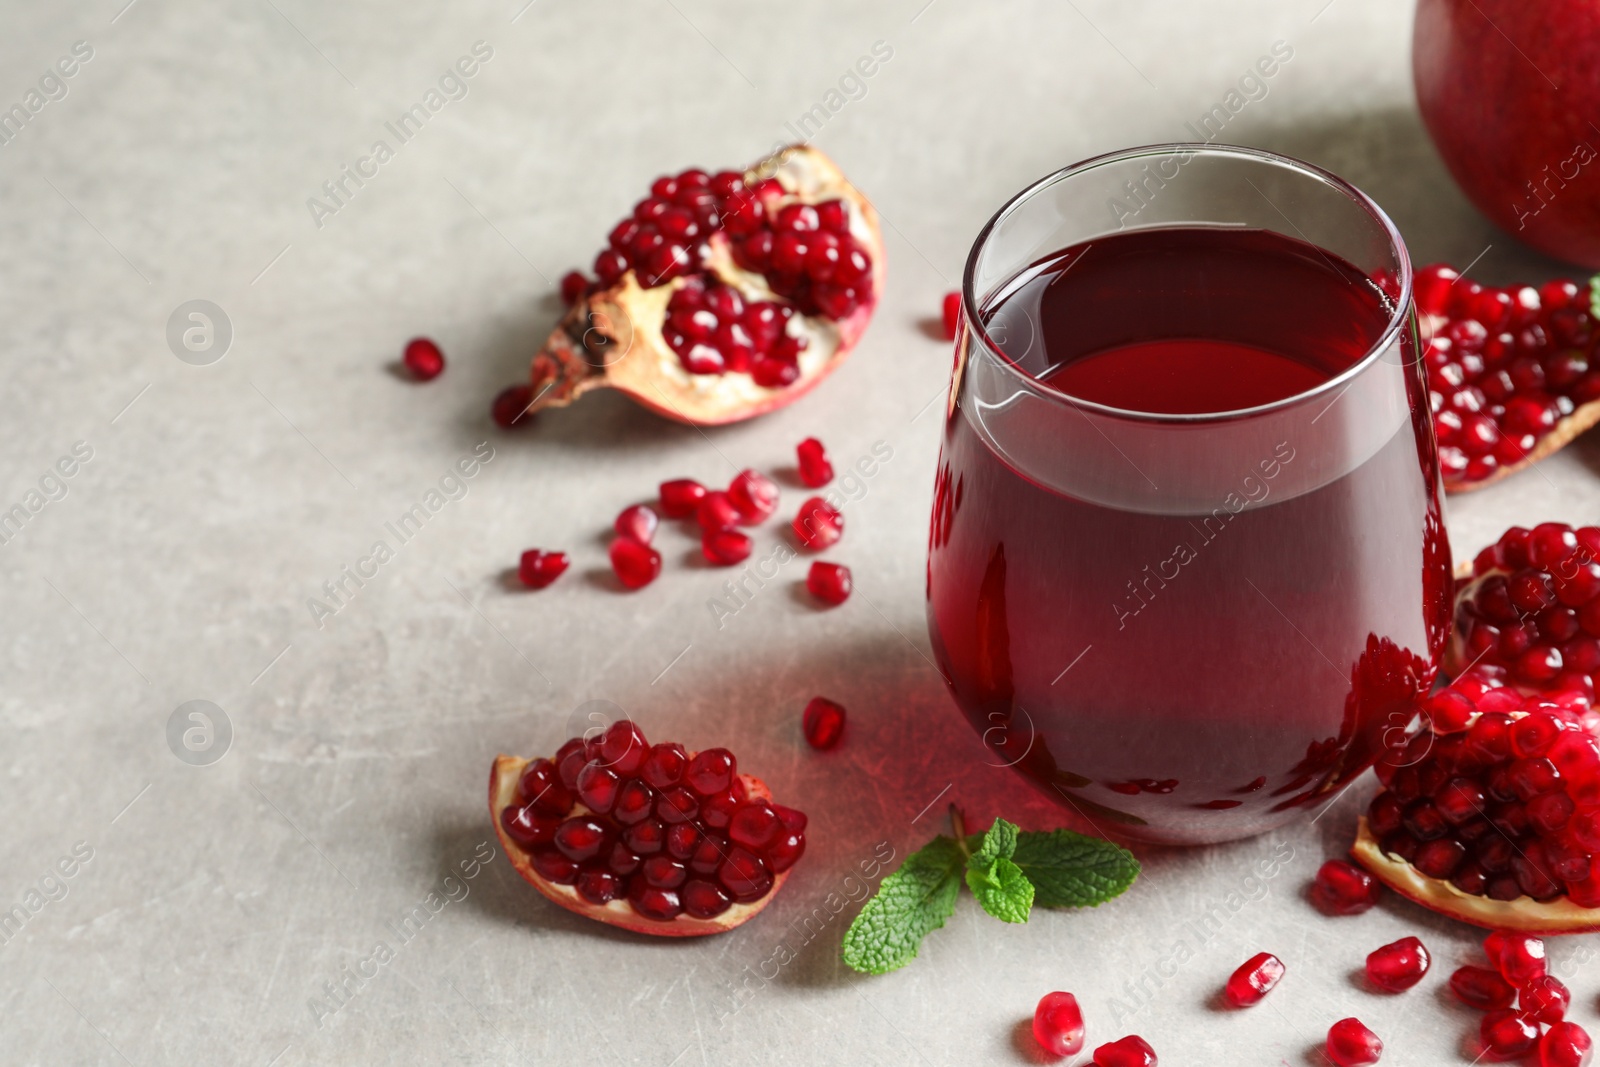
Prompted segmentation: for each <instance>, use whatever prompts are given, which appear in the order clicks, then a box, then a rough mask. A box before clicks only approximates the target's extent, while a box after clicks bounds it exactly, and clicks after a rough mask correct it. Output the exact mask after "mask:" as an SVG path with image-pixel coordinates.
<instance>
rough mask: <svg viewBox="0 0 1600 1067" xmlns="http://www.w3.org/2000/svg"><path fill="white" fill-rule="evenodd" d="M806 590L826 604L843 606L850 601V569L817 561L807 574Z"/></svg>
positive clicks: (842, 565) (840, 564)
mask: <svg viewBox="0 0 1600 1067" xmlns="http://www.w3.org/2000/svg"><path fill="white" fill-rule="evenodd" d="M806 588H807V589H809V590H810V591H811V595H812V596H814V597H816V598H817V599H818V600H820V601H822V602H823V603H826V604H836V605H837V604H843V603H844V602H845V601H846V600H849V599H850V590H851V588H852V586H851V580H850V568H849V567H846V566H845V565H844V564H842V563H824V562H822V561H821V560H817V561H816V562H815V563H813V564H811V569H810V570H809V571H807V572H806Z"/></svg>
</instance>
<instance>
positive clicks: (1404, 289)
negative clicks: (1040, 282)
mask: <svg viewBox="0 0 1600 1067" xmlns="http://www.w3.org/2000/svg"><path fill="white" fill-rule="evenodd" d="M1185 153H1187V154H1189V155H1190V156H1194V155H1201V154H1212V155H1218V156H1233V157H1236V158H1243V159H1249V160H1254V161H1256V162H1259V163H1270V164H1275V165H1279V166H1284V167H1287V168H1289V169H1291V170H1296V171H1299V172H1301V173H1302V174H1305V175H1306V176H1308V177H1310V178H1314V179H1316V180H1318V181H1321V182H1323V183H1324V184H1326V185H1329V186H1331V187H1333V188H1334V189H1335V190H1337V191H1338V192H1340V193H1342V194H1343V195H1344V196H1346V197H1347V198H1348V199H1350V200H1351V201H1353V202H1354V203H1355V204H1356V206H1357V207H1359V208H1361V209H1362V210H1363V211H1365V212H1366V213H1367V215H1368V216H1370V217H1371V218H1372V220H1373V221H1374V222H1376V223H1377V224H1378V227H1379V228H1380V229H1381V230H1382V231H1383V233H1384V235H1385V237H1386V238H1387V239H1388V242H1389V246H1390V247H1391V248H1392V249H1394V252H1395V258H1396V259H1397V260H1398V262H1399V265H1400V275H1399V277H1400V295H1399V298H1398V299H1397V300H1395V302H1394V306H1393V308H1392V309H1391V310H1390V312H1389V321H1388V323H1387V324H1386V325H1385V326H1384V328H1383V330H1382V332H1380V333H1379V335H1378V337H1377V339H1376V340H1375V341H1374V342H1373V343H1372V346H1371V347H1370V348H1368V350H1367V351H1366V353H1365V354H1364V355H1363V356H1362V357H1361V358H1360V359H1358V360H1356V361H1355V362H1354V363H1352V364H1351V365H1350V366H1348V367H1346V368H1345V369H1344V370H1343V371H1341V372H1340V373H1338V374H1336V375H1334V376H1333V377H1332V378H1329V379H1328V380H1327V381H1325V382H1322V383H1320V384H1319V385H1316V386H1314V387H1313V388H1311V389H1307V390H1305V391H1304V392H1300V393H1295V394H1293V395H1292V396H1286V397H1284V398H1283V399H1281V400H1274V401H1272V402H1270V403H1266V404H1257V405H1256V406H1254V407H1248V408H1234V409H1231V410H1228V411H1204V412H1195V413H1187V414H1178V413H1163V412H1152V411H1137V410H1134V409H1131V408H1119V407H1113V406H1111V405H1109V404H1101V403H1097V402H1095V401H1093V400H1085V399H1083V398H1082V397H1077V396H1073V395H1072V394H1071V393H1068V392H1065V391H1063V390H1061V389H1057V388H1056V387H1055V386H1053V385H1049V384H1048V383H1046V382H1044V381H1041V380H1040V379H1038V378H1036V377H1034V376H1033V375H1031V374H1029V373H1028V372H1027V371H1025V370H1023V369H1022V368H1021V367H1019V366H1018V365H1017V364H1016V362H1015V361H1014V360H1013V359H1012V358H1011V357H1010V356H1008V355H1006V353H1005V352H1004V351H1002V350H1001V348H1000V347H999V346H998V345H997V344H996V343H995V342H994V339H993V338H991V337H990V336H989V332H988V330H987V328H986V327H985V326H984V325H983V322H982V320H981V319H980V318H979V317H978V306H977V296H976V294H975V293H974V291H973V285H974V278H975V276H976V274H977V269H978V260H979V258H980V257H981V256H982V255H983V253H984V251H985V250H986V249H987V247H988V244H989V239H990V236H991V235H992V234H993V232H994V230H995V227H997V226H999V225H1000V224H1001V223H1002V222H1004V221H1005V220H1006V219H1007V218H1008V217H1010V216H1011V215H1012V214H1013V213H1014V212H1015V211H1016V210H1018V209H1019V208H1021V207H1022V205H1023V204H1025V203H1027V202H1028V201H1030V200H1032V199H1033V198H1034V197H1035V196H1037V195H1038V194H1040V193H1042V192H1044V191H1045V190H1046V189H1048V188H1050V187H1051V186H1053V185H1055V184H1056V183H1058V182H1061V181H1064V180H1066V179H1068V178H1071V177H1073V176H1074V175H1077V174H1081V173H1084V172H1086V171H1089V170H1093V169H1095V168H1096V167H1101V166H1104V165H1106V164H1108V163H1117V162H1121V161H1123V160H1128V159H1138V158H1141V157H1145V156H1174V155H1181V154H1185ZM1269 203H1270V201H1269ZM1290 225H1293V223H1291V224H1290ZM1119 232H1120V231H1119ZM1411 288H1412V270H1411V255H1410V253H1409V252H1408V251H1407V250H1406V245H1405V241H1404V239H1402V237H1401V236H1400V231H1399V229H1398V228H1397V227H1396V226H1395V224H1394V222H1393V220H1391V219H1390V218H1389V216H1388V214H1386V213H1385V212H1384V210H1383V208H1381V207H1379V206H1378V204H1377V202H1376V201H1375V200H1373V199H1372V198H1371V197H1370V196H1368V195H1367V194H1366V193H1364V192H1362V191H1361V190H1360V189H1358V188H1356V187H1355V186H1354V185H1352V184H1350V183H1349V182H1347V181H1345V180H1344V179H1343V178H1341V177H1339V176H1338V175H1337V174H1334V173H1333V172H1331V171H1328V170H1325V169H1323V168H1322V167H1318V166H1316V165H1315V164H1312V163H1307V162H1305V161H1304V160H1301V159H1295V158H1294V157H1293V156H1286V155H1282V154H1280V153H1277V152H1269V151H1267V150H1265V149H1261V148H1247V147H1244V146H1243V145H1232V144H1214V143H1205V142H1197V141H1173V142H1168V143H1164V144H1150V145H1140V146H1138V147H1134V148H1122V149H1118V150H1116V151H1114V152H1105V153H1102V154H1101V155H1098V156H1090V157H1089V158H1088V159H1084V160H1080V161H1079V162H1077V163H1073V164H1070V165H1069V166H1065V167H1062V168H1061V169H1060V170H1057V171H1052V172H1051V173H1049V174H1047V175H1045V176H1044V177H1043V178H1040V179H1038V180H1037V181H1035V182H1033V183H1032V184H1030V185H1028V186H1026V187H1024V188H1023V189H1022V190H1021V191H1020V192H1018V193H1016V194H1015V195H1014V196H1012V197H1011V198H1010V199H1009V200H1007V201H1006V202H1005V203H1004V204H1002V205H1001V206H1000V209H999V210H998V211H996V212H995V213H994V215H993V216H991V217H990V219H989V221H988V222H986V223H985V224H984V226H983V229H981V230H979V231H978V236H977V238H976V239H974V241H973V242H972V251H971V252H969V253H968V254H967V264H966V268H965V269H964V270H963V271H962V275H961V309H962V315H963V317H964V318H965V320H966V326H967V330H968V331H969V332H970V333H971V334H972V335H973V336H974V337H977V338H979V339H980V340H981V341H982V342H983V345H984V347H985V348H986V349H988V351H989V354H990V355H992V356H994V357H995V359H996V362H997V363H998V365H999V366H1001V367H1003V368H1004V369H1005V370H1006V371H1007V372H1008V373H1010V374H1013V375H1015V376H1016V377H1018V378H1020V379H1022V380H1023V381H1024V382H1025V383H1027V384H1028V385H1029V386H1030V387H1032V388H1033V389H1035V390H1037V391H1038V392H1040V393H1041V394H1043V396H1044V397H1045V398H1046V399H1049V400H1053V401H1056V402H1059V403H1063V404H1066V405H1069V406H1072V407H1075V408H1078V409H1079V410H1081V411H1085V412H1095V413H1097V414H1102V415H1109V416H1113V417H1115V418H1119V419H1124V420H1129V421H1139V422H1155V423H1173V424H1187V423H1207V422H1227V421H1230V420H1235V419H1241V418H1250V417H1253V416H1257V415H1263V414H1267V413H1269V412H1273V411H1278V410H1282V409H1285V408H1289V407H1294V406H1296V405H1299V404H1301V403H1304V402H1305V401H1307V400H1310V399H1312V398H1314V397H1317V396H1320V395H1321V394H1323V393H1329V392H1333V391H1334V390H1335V389H1337V388H1339V387H1340V386H1341V385H1344V384H1345V383H1347V382H1350V381H1352V380H1354V379H1355V378H1356V377H1358V376H1359V375H1360V374H1362V373H1363V372H1364V371H1366V370H1367V368H1369V367H1370V366H1371V365H1372V364H1373V363H1376V362H1377V361H1378V360H1379V359H1381V358H1382V356H1383V354H1384V353H1385V352H1387V351H1388V350H1389V348H1390V347H1391V346H1392V345H1393V344H1394V341H1395V338H1396V336H1397V335H1398V334H1399V332H1400V330H1401V329H1402V328H1403V327H1404V326H1405V325H1406V321H1407V319H1408V317H1409V316H1410V312H1411V300H1412V293H1411Z"/></svg>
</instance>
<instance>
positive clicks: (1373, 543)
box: [927, 145, 1451, 844]
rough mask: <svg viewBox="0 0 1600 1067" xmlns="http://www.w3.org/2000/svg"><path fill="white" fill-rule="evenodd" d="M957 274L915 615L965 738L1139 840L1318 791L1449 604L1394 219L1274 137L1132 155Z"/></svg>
mask: <svg viewBox="0 0 1600 1067" xmlns="http://www.w3.org/2000/svg"><path fill="white" fill-rule="evenodd" d="M961 296H962V320H963V321H962V325H961V329H960V335H959V338H958V340H957V342H956V353H955V369H954V373H953V377H952V380H951V385H950V401H949V404H948V406H947V408H946V420H945V427H944V440H943V448H942V453H941V456H940V460H939V469H938V476H937V480H936V482H935V487H934V504H933V519H932V529H931V532H930V535H929V549H928V585H927V597H928V625H929V629H930V631H931V633H932V641H933V647H934V650H935V652H936V654H937V656H938V661H939V665H940V668H941V671H942V672H943V674H944V676H945V680H946V682H947V684H948V685H949V687H950V690H951V692H952V693H953V694H954V696H955V698H956V702H957V703H958V704H959V705H960V707H961V709H962V711H963V712H964V713H965V714H966V716H967V718H968V719H970V720H971V722H972V724H973V726H974V727H975V728H976V729H977V730H978V731H979V733H980V734H981V735H982V737H983V741H984V744H985V745H986V746H987V747H988V749H989V751H990V754H989V756H988V757H987V758H988V759H989V760H990V761H991V762H993V763H996V764H1003V765H1011V766H1015V767H1016V768H1017V769H1018V770H1020V771H1022V772H1023V773H1024V774H1025V775H1026V776H1027V777H1028V778H1029V779H1031V780H1032V781H1033V782H1034V783H1036V784H1037V785H1039V786H1040V787H1042V788H1043V789H1045V790H1046V791H1047V792H1048V793H1049V794H1051V795H1052V796H1054V797H1055V798H1056V799H1057V800H1059V801H1060V802H1061V803H1063V804H1064V805H1067V806H1069V807H1071V808H1073V809H1075V810H1076V811H1077V812H1078V813H1079V814H1080V815H1082V816H1084V817H1085V818H1087V819H1088V820H1090V821H1091V822H1093V823H1094V824H1095V825H1096V826H1098V827H1099V828H1100V829H1102V830H1106V831H1110V832H1114V833H1117V834H1120V835H1122V836H1125V837H1130V838H1135V839H1141V840H1147V841H1156V842H1165V843H1173V844H1192V843H1203V842H1211V841H1223V840H1228V839H1232V838H1238V837H1245V836H1248V835H1250V834H1256V833H1260V832H1262V831H1264V830H1267V829H1270V828H1272V827H1274V826H1278V825H1280V824H1282V823H1284V822H1286V821H1288V820H1290V819H1293V818H1296V817H1298V816H1301V815H1305V814H1307V813H1311V812H1315V811H1318V810H1320V809H1321V808H1322V807H1323V806H1324V805H1326V804H1327V803H1328V802H1330V801H1331V800H1332V799H1333V798H1334V797H1335V796H1336V795H1337V794H1338V792H1339V790H1340V789H1341V788H1342V786H1343V785H1344V784H1345V783H1347V782H1349V781H1350V780H1351V779H1352V778H1354V777H1355V776H1356V775H1358V774H1359V773H1361V772H1362V771H1363V770H1365V769H1366V768H1367V767H1368V766H1370V765H1371V764H1372V762H1373V761H1374V760H1375V759H1376V757H1377V756H1378V754H1379V751H1380V748H1381V747H1382V746H1383V745H1384V743H1385V739H1386V735H1387V738H1388V740H1389V741H1390V742H1391V743H1392V742H1394V741H1395V740H1399V739H1403V738H1404V732H1405V728H1406V726H1407V724H1408V723H1409V722H1410V721H1411V718H1412V709H1411V699H1412V698H1413V697H1414V696H1415V695H1416V694H1417V693H1418V692H1419V691H1426V689H1427V687H1428V686H1429V684H1430V683H1431V681H1432V680H1433V676H1434V670H1435V665H1436V663H1437V658H1438V655H1439V653H1440V650H1441V648H1442V646H1443V644H1444V639H1445V634H1446V628H1447V626H1448V622H1449V617H1450V596H1451V575H1450V546H1449V542H1448V540H1447V539H1446V534H1445V529H1444V524H1443V521H1442V514H1441V508H1440V492H1441V489H1440V480H1439V470H1438V456H1437V452H1436V446H1435V443H1434V438H1433V427H1432V419H1431V416H1430V413H1429V410H1428V399H1427V391H1426V386H1425V384H1424V378H1423V368H1422V365H1421V362H1420V359H1419V356H1418V342H1417V332H1416V319H1415V315H1414V313H1413V309H1412V303H1411V265H1410V261H1409V260H1408V258H1407V256H1406V251H1405V247H1404V245H1403V244H1402V243H1401V240H1400V235H1399V234H1398V233H1397V232H1396V231H1395V228H1394V225H1393V224H1392V223H1391V222H1390V221H1389V219H1388V218H1387V217H1386V216H1385V215H1384V213H1383V212H1382V210H1380V209H1379V208H1378V206H1377V205H1376V204H1374V203H1373V202H1372V201H1371V200H1370V199H1368V198H1367V197H1366V196H1365V195H1364V194H1362V193H1361V192H1359V191H1358V190H1356V189H1355V188H1353V187H1351V186H1350V185H1348V184H1346V183H1345V182H1343V181H1341V180H1340V179H1338V178H1336V177H1334V176H1333V175H1331V174H1328V173H1326V172H1325V171H1321V170H1318V169H1317V168H1315V167H1312V166H1309V165H1307V164H1304V163H1300V162H1297V161H1295V160H1292V159H1287V158H1284V157H1282V156H1277V155H1273V154H1271V153H1267V152H1260V151H1255V150H1251V149H1245V148H1233V147H1228V146H1223V145H1163V146H1155V147H1149V148H1138V149H1131V150H1128V151H1123V152H1118V153H1114V154H1112V155H1107V156H1100V157H1098V158H1096V159H1091V160H1088V161H1087V162H1084V163H1080V164H1078V165H1077V166H1073V167H1068V168H1067V169H1066V170H1062V171H1059V172H1057V173H1055V174H1052V175H1050V176H1049V177H1047V178H1045V179H1043V180H1042V181H1040V182H1038V183H1037V184H1035V185H1033V186H1032V187H1030V188H1028V189H1026V190H1024V191H1023V192H1021V193H1019V194H1018V195H1017V196H1016V197H1015V198H1014V199H1012V200H1011V202H1010V203H1008V204H1006V205H1005V207H1003V208H1001V209H1000V211H999V213H998V214H996V215H995V216H994V218H993V219H992V220H990V222H989V224H988V225H987V226H986V227H985V228H984V230H983V232H982V233H981V234H980V235H979V237H978V240H977V243H976V244H975V245H974V247H973V250H972V254H971V256H970V257H969V259H968V260H967V267H966V273H965V276H964V279H963V285H962V294H961Z"/></svg>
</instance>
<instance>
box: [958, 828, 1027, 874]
mask: <svg viewBox="0 0 1600 1067" xmlns="http://www.w3.org/2000/svg"><path fill="white" fill-rule="evenodd" d="M975 837H977V835H976V834H974V835H973V837H972V838H968V839H967V841H968V847H970V848H972V858H971V859H969V860H968V861H967V867H968V869H969V870H970V869H971V868H972V867H974V866H976V867H987V866H989V865H990V864H991V863H993V862H994V861H995V860H997V859H1001V858H1005V859H1010V858H1011V854H1012V853H1013V852H1015V851H1016V850H1017V827H1016V824H1014V823H1009V822H1006V821H1005V820H1004V819H996V820H995V821H994V825H993V826H991V827H989V829H988V831H987V832H985V833H984V835H983V837H982V838H981V839H980V840H979V842H978V844H977V845H976V846H973V845H972V844H971V842H972V840H973V838H975Z"/></svg>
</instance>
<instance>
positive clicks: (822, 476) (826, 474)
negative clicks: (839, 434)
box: [795, 437, 833, 489]
mask: <svg viewBox="0 0 1600 1067" xmlns="http://www.w3.org/2000/svg"><path fill="white" fill-rule="evenodd" d="M795 455H796V456H798V457H799V459H800V480H801V481H802V482H804V483H805V484H806V485H808V486H810V487H811V488H813V489H817V488H820V487H821V486H824V485H827V484H828V483H829V482H831V481H833V464H832V463H830V462H828V452H827V449H825V448H823V447H822V442H821V441H819V440H817V439H816V438H815V437H808V438H806V439H805V440H804V441H801V442H800V443H799V444H798V445H796V446H795Z"/></svg>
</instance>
